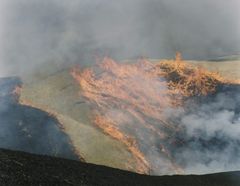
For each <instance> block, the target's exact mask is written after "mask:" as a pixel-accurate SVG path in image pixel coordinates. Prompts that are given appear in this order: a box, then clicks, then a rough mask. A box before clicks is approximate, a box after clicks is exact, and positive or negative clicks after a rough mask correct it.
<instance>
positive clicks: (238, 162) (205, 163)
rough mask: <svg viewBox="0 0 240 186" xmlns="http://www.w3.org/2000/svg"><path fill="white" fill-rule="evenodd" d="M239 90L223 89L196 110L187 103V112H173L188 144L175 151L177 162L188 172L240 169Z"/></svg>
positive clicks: (183, 138)
mask: <svg viewBox="0 0 240 186" xmlns="http://www.w3.org/2000/svg"><path fill="white" fill-rule="evenodd" d="M239 90H240V89H239V87H235V88H233V89H232V90H224V93H218V94H217V95H215V96H214V97H213V98H208V99H207V100H205V101H204V102H202V103H200V104H198V105H195V107H194V105H192V104H188V105H187V106H186V107H188V108H185V110H184V111H183V110H178V111H177V110H174V117H175V118H178V122H179V125H180V126H182V127H183V128H184V134H180V135H181V136H180V138H181V139H182V140H184V141H185V144H184V145H183V146H182V147H180V148H178V149H174V150H173V151H174V154H175V155H174V159H175V160H176V161H177V163H179V164H182V165H183V167H184V170H185V172H186V173H197V174H203V173H211V172H221V171H230V170H239V168H240V158H239V155H240V149H239V144H240V141H239V134H240V115H239V111H240V110H239V108H240V101H239V100H240V97H239ZM169 113H172V111H170V112H169ZM171 117H173V114H172V115H171Z"/></svg>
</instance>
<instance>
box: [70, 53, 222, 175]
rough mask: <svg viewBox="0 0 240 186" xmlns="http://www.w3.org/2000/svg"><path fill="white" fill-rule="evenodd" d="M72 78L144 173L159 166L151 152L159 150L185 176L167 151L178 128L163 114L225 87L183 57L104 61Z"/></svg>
mask: <svg viewBox="0 0 240 186" xmlns="http://www.w3.org/2000/svg"><path fill="white" fill-rule="evenodd" d="M71 74H72V76H73V77H74V79H75V80H77V82H78V83H79V85H80V87H81V94H82V95H83V96H84V97H85V98H86V99H87V100H89V102H90V103H91V105H92V108H93V110H94V112H95V113H96V118H95V120H94V123H95V124H96V125H97V126H98V127H99V128H100V129H102V130H103V132H105V133H106V134H108V135H110V136H112V137H113V138H115V139H117V140H119V141H121V142H122V143H123V144H125V145H126V146H127V148H128V149H129V151H130V152H131V153H132V154H133V156H134V157H135V158H136V159H137V160H138V168H137V169H138V170H137V172H140V173H146V172H148V171H149V170H150V169H151V168H152V167H153V166H155V165H154V164H155V162H152V160H151V158H150V156H149V155H148V154H149V153H148V152H147V151H148V148H149V147H152V148H153V149H154V148H155V149H159V151H160V152H159V156H164V157H166V158H167V159H169V160H170V162H171V166H170V167H171V169H172V170H173V171H175V172H176V173H179V172H181V168H180V167H179V166H177V165H176V164H175V163H174V162H173V161H172V157H171V152H170V150H169V149H168V147H167V146H169V145H170V142H169V138H170V137H169V136H172V135H174V134H175V133H176V131H178V130H180V129H179V128H178V127H177V125H174V124H172V123H170V121H167V120H166V119H165V117H164V115H163V110H164V109H166V108H169V107H177V106H179V105H183V104H184V101H185V100H186V99H187V98H189V97H196V96H207V95H209V94H212V93H214V92H215V91H216V90H217V88H218V87H219V86H220V85H222V84H224V83H226V80H224V79H223V78H222V77H221V76H220V75H219V74H218V73H215V72H209V71H207V70H205V69H203V68H201V67H193V66H191V65H189V64H187V63H185V62H184V61H183V60H182V59H181V54H180V53H177V54H176V59H175V60H164V61H160V62H159V63H151V62H149V61H147V60H143V59H142V60H139V61H138V62H137V63H134V64H129V63H117V62H115V61H114V60H112V59H110V58H104V59H103V61H102V62H101V63H99V64H98V65H97V68H88V69H83V70H81V69H80V68H73V69H72V71H71ZM144 135H145V136H148V137H149V138H148V139H146V137H145V138H143V137H142V136H144ZM156 139H157V140H158V141H161V142H162V144H160V147H159V145H158V146H157V145H155V144H154V141H156Z"/></svg>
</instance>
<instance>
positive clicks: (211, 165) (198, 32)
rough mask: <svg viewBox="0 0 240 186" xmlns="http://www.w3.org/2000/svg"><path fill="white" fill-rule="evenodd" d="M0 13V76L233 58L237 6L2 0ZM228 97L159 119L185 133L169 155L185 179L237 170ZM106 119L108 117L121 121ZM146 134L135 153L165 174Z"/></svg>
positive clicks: (215, 1)
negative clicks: (127, 62)
mask: <svg viewBox="0 0 240 186" xmlns="http://www.w3.org/2000/svg"><path fill="white" fill-rule="evenodd" d="M0 5H1V6H0V7H1V10H2V11H1V14H2V15H1V20H0V24H1V29H0V41H1V46H0V49H1V50H0V59H1V60H0V68H1V69H0V75H1V76H3V75H12V74H16V75H20V76H21V75H23V74H27V73H31V71H33V70H34V69H36V68H39V67H40V66H41V65H42V64H52V63H54V64H62V63H69V64H75V63H80V64H82V65H88V64H89V63H92V62H94V61H95V57H96V56H104V55H109V56H111V57H113V58H115V59H120V60H121V59H127V58H136V57H139V56H146V57H151V58H169V57H172V56H173V55H174V54H175V52H176V51H181V52H182V53H183V56H184V58H185V59H209V58H215V57H217V56H222V55H228V54H234V53H237V52H239V51H240V34H239V29H240V27H239V20H240V19H239V16H240V15H239V7H240V2H239V1H238V0H228V1H226V0H198V1H192V0H181V1H180V0H131V1H128V0H121V1H117V0H115V1H110V0H91V1H90V0H89V1H87V0H78V1H77V0H72V1H69V0H31V1H29V0H21V1H18V0H8V1H7V0H5V1H4V0H2V1H1V2H0ZM149 84H150V83H149ZM143 85H144V84H143ZM234 92H235V93H234V94H233V93H231V94H230V95H228V94H227V93H225V92H224V93H221V94H219V95H217V96H216V97H215V98H214V99H211V100H209V103H206V102H204V103H200V105H199V106H197V108H195V107H193V105H189V106H188V107H189V109H186V108H184V109H179V110H166V111H165V112H166V113H165V115H166V116H168V115H169V116H170V118H171V119H172V117H173V118H174V119H175V120H177V121H179V126H181V127H183V128H184V132H183V133H182V134H181V136H180V134H179V136H180V137H181V138H183V140H184V141H187V142H188V143H187V145H184V146H181V147H179V148H176V149H172V151H174V153H173V154H174V161H176V163H177V164H179V165H182V166H183V167H184V170H185V171H186V173H207V172H216V171H226V170H233V169H239V168H240V159H239V158H238V157H240V156H239V149H238V146H239V140H238V136H239V133H240V130H239V125H240V123H239V100H240V99H239V96H238V94H237V92H239V90H238V89H237V90H234ZM0 108H2V106H1V107H0ZM0 112H1V111H0ZM112 112H113V111H111V112H109V113H107V114H109V115H112V114H113V115H116V112H117V113H118V114H122V115H124V114H125V113H124V112H123V111H119V110H114V113H112ZM124 119H125V120H130V121H131V123H133V125H134V126H136V125H135V124H134V122H133V120H132V118H129V117H128V116H126V117H125V118H124ZM140 131H141V130H140ZM151 134H152V133H151V132H149V131H147V132H146V133H145V132H142V131H141V133H137V135H139V136H137V137H138V138H139V139H140V141H141V142H142V146H141V148H142V149H141V150H142V151H145V152H148V155H147V156H148V158H149V159H151V161H152V162H155V163H156V167H155V171H156V173H169V172H170V171H171V170H170V169H172V168H169V167H168V165H169V164H168V163H171V162H168V161H169V160H168V159H167V158H164V157H160V158H159V154H160V153H159V149H157V148H156V147H157V145H159V142H158V141H154V140H155V139H157V138H155V137H153V138H152V139H151V138H150V137H151ZM4 137H5V136H4ZM146 139H148V140H150V139H151V140H152V141H148V142H147V140H146ZM152 142H154V143H155V144H154V146H153V147H151V148H149V149H146V148H145V147H147V146H150V144H151V143H152Z"/></svg>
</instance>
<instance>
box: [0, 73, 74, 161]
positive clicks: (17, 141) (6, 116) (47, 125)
mask: <svg viewBox="0 0 240 186" xmlns="http://www.w3.org/2000/svg"><path fill="white" fill-rule="evenodd" d="M21 84H22V83H21V80H20V79H19V78H17V77H9V78H1V79H0V87H1V89H0V109H1V110H0V118H1V122H0V128H1V130H0V147H1V148H7V149H13V150H22V151H26V152H31V153H36V154H47V155H51V156H58V157H64V158H69V159H78V157H77V155H75V153H74V150H73V148H72V146H71V143H70V140H69V138H68V136H67V135H66V134H65V133H64V132H62V131H61V129H60V125H59V123H58V121H57V120H56V119H55V118H54V117H52V116H50V115H49V114H48V113H46V112H44V111H42V110H39V109H36V108H32V107H29V106H24V105H21V104H19V103H18V97H17V96H16V95H15V94H14V90H15V88H16V87H17V86H21Z"/></svg>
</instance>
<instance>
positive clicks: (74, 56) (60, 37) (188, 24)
mask: <svg viewBox="0 0 240 186" xmlns="http://www.w3.org/2000/svg"><path fill="white" fill-rule="evenodd" d="M0 4H1V9H2V10H1V21H0V24H1V28H0V30H1V32H0V34H1V36H0V39H1V50H0V51H1V52H0V54H1V65H0V67H1V71H0V72H3V71H5V72H8V71H9V70H10V71H12V72H14V71H18V72H24V71H26V70H27V71H28V70H30V69H31V68H34V67H35V65H36V64H40V63H42V62H79V63H86V62H88V61H91V60H92V57H93V56H95V55H110V56H111V57H113V58H117V59H126V58H135V57H138V56H146V57H151V58H167V57H173V56H174V53H175V51H181V52H182V53H183V56H184V57H185V58H187V59H209V58H215V57H218V56H222V55H228V54H234V53H236V52H238V51H240V34H239V30H240V28H239V27H240V26H239V20H240V19H239V17H240V13H239V12H240V1H239V0H227V1H226V0H121V1H117V0H71V1H69V0H0ZM3 69H4V70H3Z"/></svg>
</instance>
